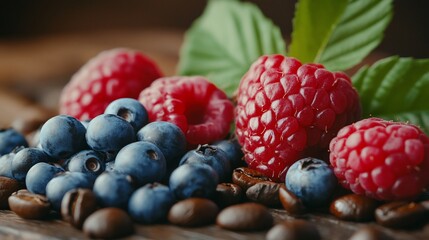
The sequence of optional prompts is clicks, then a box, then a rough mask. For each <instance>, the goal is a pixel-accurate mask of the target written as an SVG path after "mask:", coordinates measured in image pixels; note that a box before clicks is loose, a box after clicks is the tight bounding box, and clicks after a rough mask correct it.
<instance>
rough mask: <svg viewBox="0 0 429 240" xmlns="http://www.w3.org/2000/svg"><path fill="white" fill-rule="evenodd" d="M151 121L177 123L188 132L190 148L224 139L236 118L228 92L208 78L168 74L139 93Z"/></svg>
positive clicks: (187, 137)
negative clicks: (170, 75)
mask: <svg viewBox="0 0 429 240" xmlns="http://www.w3.org/2000/svg"><path fill="white" fill-rule="evenodd" d="M139 100H140V102H141V103H142V104H143V105H144V106H145V108H146V109H147V111H148V113H149V121H155V120H159V121H167V122H171V123H174V124H176V125H177V126H179V127H180V129H182V131H183V132H184V133H185V135H186V140H187V142H188V147H193V146H195V145H198V144H205V143H212V142H214V141H216V140H220V139H222V138H224V137H225V136H226V135H227V134H228V132H229V128H230V124H231V122H232V120H233V118H234V106H233V104H232V102H231V101H230V100H229V99H228V98H227V96H226V94H225V93H224V92H223V91H221V90H220V89H218V88H217V87H216V86H215V85H214V84H213V83H211V82H209V81H208V80H207V79H206V78H204V77H164V78H160V79H158V80H156V81H154V82H153V83H152V84H151V85H150V86H149V87H148V88H146V89H144V90H143V91H142V92H141V93H140V96H139Z"/></svg>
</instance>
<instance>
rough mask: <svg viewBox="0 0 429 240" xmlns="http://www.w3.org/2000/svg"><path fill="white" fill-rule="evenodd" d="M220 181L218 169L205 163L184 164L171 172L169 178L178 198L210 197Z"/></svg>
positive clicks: (171, 187) (172, 189)
mask: <svg viewBox="0 0 429 240" xmlns="http://www.w3.org/2000/svg"><path fill="white" fill-rule="evenodd" d="M218 183H219V177H218V175H217V173H216V171H215V170H213V168H212V167H210V166H209V165H207V164H203V163H188V164H183V165H182V166H179V167H178V168H176V170H174V171H173V172H172V173H171V176H170V180H169V185H170V189H171V191H172V192H173V193H174V195H175V196H176V197H177V198H178V199H185V198H190V197H202V198H210V197H212V196H213V194H214V193H215V191H216V187H217V184H218Z"/></svg>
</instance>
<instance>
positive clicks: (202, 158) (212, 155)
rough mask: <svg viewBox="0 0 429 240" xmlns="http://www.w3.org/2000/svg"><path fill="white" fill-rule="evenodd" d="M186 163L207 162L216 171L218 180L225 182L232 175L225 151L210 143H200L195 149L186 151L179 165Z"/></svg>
mask: <svg viewBox="0 0 429 240" xmlns="http://www.w3.org/2000/svg"><path fill="white" fill-rule="evenodd" d="M187 163H205V164H208V165H209V166H211V167H212V168H213V169H214V170H215V171H216V173H217V175H218V176H219V182H227V181H228V180H229V179H230V178H231V175H232V170H231V165H230V162H229V160H228V158H227V157H226V154H225V152H224V151H222V150H221V149H219V148H217V147H215V146H212V145H208V144H205V145H200V146H198V147H197V149H195V150H191V151H189V152H187V153H186V154H185V155H184V156H183V157H182V159H181V160H180V163H179V165H183V164H187Z"/></svg>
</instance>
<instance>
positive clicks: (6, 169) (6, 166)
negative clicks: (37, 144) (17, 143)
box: [0, 147, 25, 178]
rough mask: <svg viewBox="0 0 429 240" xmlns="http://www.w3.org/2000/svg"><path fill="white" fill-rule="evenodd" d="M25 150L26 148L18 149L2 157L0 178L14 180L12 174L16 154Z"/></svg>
mask: <svg viewBox="0 0 429 240" xmlns="http://www.w3.org/2000/svg"><path fill="white" fill-rule="evenodd" d="M22 149H25V148H24V147H17V148H15V149H14V150H12V152H10V153H8V154H5V155H3V156H0V176H3V177H8V178H14V177H13V174H12V160H13V158H14V157H15V155H16V153H17V152H19V151H21V150H22Z"/></svg>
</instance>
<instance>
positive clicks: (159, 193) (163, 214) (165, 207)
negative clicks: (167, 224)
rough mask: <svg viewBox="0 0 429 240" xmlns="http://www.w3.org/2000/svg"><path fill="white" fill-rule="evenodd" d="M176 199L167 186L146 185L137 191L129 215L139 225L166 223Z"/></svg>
mask: <svg viewBox="0 0 429 240" xmlns="http://www.w3.org/2000/svg"><path fill="white" fill-rule="evenodd" d="M175 201H176V198H175V197H174V195H173V193H172V192H171V191H170V189H169V188H168V187H167V186H164V185H162V184H158V183H153V184H152V183H150V184H146V185H144V186H143V187H141V188H139V189H137V190H136V191H135V192H134V193H133V194H132V195H131V198H130V201H129V203H128V213H129V214H130V216H131V217H132V218H133V219H134V220H136V221H137V222H139V223H145V224H151V223H160V222H164V221H165V220H166V219H167V214H168V211H169V210H170V208H171V206H173V204H174V203H175Z"/></svg>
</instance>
